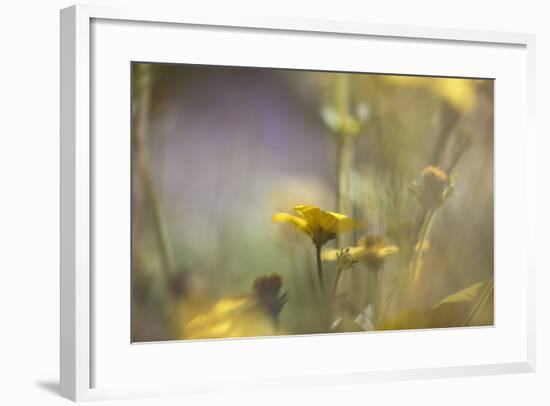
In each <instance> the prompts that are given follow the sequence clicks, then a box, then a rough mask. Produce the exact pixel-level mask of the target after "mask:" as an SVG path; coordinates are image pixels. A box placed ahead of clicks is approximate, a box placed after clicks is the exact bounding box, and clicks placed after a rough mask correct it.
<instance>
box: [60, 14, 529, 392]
mask: <svg viewBox="0 0 550 406" xmlns="http://www.w3.org/2000/svg"><path fill="white" fill-rule="evenodd" d="M98 20H105V21H118V22H126V23H128V24H133V23H138V22H143V23H159V24H163V23H171V24H177V25H181V26H185V25H192V26H199V27H226V28H246V29H248V30H249V31H250V32H253V31H254V30H275V31H283V32H287V33H289V34H292V33H298V32H305V33H318V34H323V33H324V34H327V35H329V34H347V35H356V36H359V37H362V36H368V37H373V38H405V39H410V40H419V41H421V40H430V41H432V40H434V41H441V42H449V43H460V44H464V45H466V46H467V45H468V44H479V43H483V44H489V45H505V46H506V45H512V46H518V47H521V48H524V50H525V55H526V57H527V60H526V62H525V64H526V74H527V78H526V81H525V89H524V90H525V92H526V99H525V100H526V105H525V108H526V112H527V115H526V119H525V120H524V121H523V124H524V126H525V128H523V130H524V134H525V145H526V147H525V162H526V168H525V171H524V172H522V174H521V178H519V179H520V180H522V181H524V182H525V185H526V186H525V187H526V189H525V196H524V197H525V199H526V200H525V202H526V204H528V210H527V216H528V219H529V222H528V233H529V235H528V237H527V241H532V240H534V223H535V210H534V206H535V183H534V182H535V180H534V179H535V174H536V170H535V166H534V156H535V133H534V124H533V123H534V117H533V114H534V105H533V104H534V84H535V77H534V52H535V51H534V49H535V37H534V35H532V34H525V33H506V32H489V31H473V30H461V29H447V28H428V27H415V26H401V25H391V24H388V25H381V24H368V23H348V22H341V21H317V20H311V21H304V20H290V19H269V18H260V17H258V18H243V19H238V20H234V19H228V18H225V17H223V16H214V15H212V16H190V15H188V14H187V12H186V10H185V8H183V7H182V8H181V9H178V10H170V11H167V10H160V9H155V8H154V7H151V8H137V7H136V8H110V7H104V6H89V5H86V6H84V5H77V6H72V7H69V8H66V9H64V10H62V11H61V270H60V272H61V280H60V283H61V289H60V291H61V309H60V310H61V343H60V350H61V368H60V371H61V394H62V396H64V397H67V398H69V399H72V400H75V401H79V400H90V399H98V398H112V397H130V396H141V395H150V394H166V393H174V394H185V393H189V392H196V391H197V390H198V391H200V390H201V388H209V386H208V385H207V382H202V383H201V382H199V383H198V384H197V385H195V386H193V387H192V388H191V389H190V388H188V387H185V385H184V384H183V383H182V385H172V386H170V387H163V386H158V388H156V389H150V388H148V389H147V390H142V389H141V388H139V387H136V388H132V387H120V388H112V387H111V388H108V389H104V388H94V386H95V385H94V377H93V375H92V374H91V372H90V371H91V369H93V367H94V363H95V357H96V355H97V354H96V353H95V350H94V345H93V342H92V341H93V339H92V337H93V330H94V327H95V319H94V315H93V314H92V312H93V309H94V307H93V295H92V294H91V292H93V290H94V288H95V287H94V278H93V277H92V270H93V262H94V257H93V253H94V251H93V249H94V246H93V239H92V238H91V235H92V232H93V230H94V227H95V224H94V221H95V218H94V216H93V210H92V207H91V206H92V205H91V202H92V199H93V193H94V182H93V171H92V164H93V162H92V159H91V156H92V153H93V150H92V145H93V143H92V136H91V134H92V133H91V127H92V125H93V123H92V120H91V108H92V102H91V97H92V93H93V92H91V89H93V86H94V82H93V78H92V75H91V65H92V63H93V61H92V60H91V59H92V57H93V52H92V49H93V46H95V45H96V44H94V43H93V42H92V38H91V32H92V22H93V21H98ZM497 137H498V134H495V138H497ZM500 158H501V157H500V156H498V155H497V159H500ZM496 176H497V178H498V176H499V174H498V172H497V175H496ZM497 238H498V235H497ZM525 255H526V256H525V261H526V262H525V269H524V272H525V277H526V283H525V286H526V292H525V296H524V298H525V303H522V306H521V311H522V314H523V316H524V318H525V331H523V332H522V333H524V335H525V340H524V341H522V345H524V348H523V349H524V352H522V353H524V356H523V357H522V358H521V359H517V360H514V361H513V362H510V361H509V360H502V362H493V363H480V364H476V363H474V362H472V363H470V364H467V365H461V366H457V365H448V366H439V367H424V366H422V365H418V366H417V367H409V368H397V369H389V370H378V371H367V370H366V371H358V372H357V371H356V372H353V373H351V372H349V373H335V374H327V373H322V374H316V375H314V374H305V375H302V376H300V377H296V376H280V375H279V376H278V377H277V379H265V380H261V379H260V380H252V379H248V380H246V379H245V380H243V381H242V382H241V386H240V387H243V386H244V387H247V386H250V387H252V386H254V387H257V386H266V387H272V386H273V385H281V384H284V385H303V384H335V383H346V382H349V383H363V382H369V381H374V380H394V379H421V378H430V377H451V376H467V375H484V374H501V373H513V372H529V371H534V369H535V309H534V306H535V265H534V264H535V262H534V258H532V257H531V256H528V255H527V254H525ZM522 260H523V257H522ZM497 294H498V293H497ZM522 297H523V296H522ZM497 311H498V310H497ZM128 317H129V315H128ZM393 334H395V333H393ZM398 334H399V333H398ZM287 340H293V338H287ZM128 345H130V344H129V343H128ZM266 345H267V344H266ZM205 390H206V389H205Z"/></svg>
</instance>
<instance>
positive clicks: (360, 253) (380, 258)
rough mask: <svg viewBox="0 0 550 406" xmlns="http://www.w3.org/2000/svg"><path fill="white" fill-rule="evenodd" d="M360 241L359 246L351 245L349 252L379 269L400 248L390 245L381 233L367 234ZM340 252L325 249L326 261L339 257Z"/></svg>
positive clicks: (359, 260) (353, 256) (356, 259)
mask: <svg viewBox="0 0 550 406" xmlns="http://www.w3.org/2000/svg"><path fill="white" fill-rule="evenodd" d="M358 243H359V245H358V246H356V247H350V248H349V251H347V253H348V254H350V255H351V256H352V258H353V259H354V260H355V261H358V262H362V263H363V264H365V265H367V266H369V267H371V268H372V269H379V268H380V266H381V265H382V264H383V263H384V260H385V259H386V258H387V257H389V256H391V255H395V254H397V253H398V252H399V248H397V247H396V246H395V245H389V244H388V243H387V242H386V240H385V239H384V238H383V237H381V236H379V235H366V236H364V237H363V238H361V239H360V240H359V241H358ZM339 252H340V250H332V249H331V250H325V251H324V252H323V254H322V258H323V260H325V261H335V260H337V259H338V253H339Z"/></svg>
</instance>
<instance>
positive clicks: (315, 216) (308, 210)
mask: <svg viewBox="0 0 550 406" xmlns="http://www.w3.org/2000/svg"><path fill="white" fill-rule="evenodd" d="M294 210H296V211H297V212H298V213H300V214H301V215H302V216H304V218H305V219H306V221H307V223H308V224H309V228H310V229H311V230H316V229H318V228H319V227H321V224H320V218H321V209H319V207H316V206H303V205H299V206H296V207H295V208H294Z"/></svg>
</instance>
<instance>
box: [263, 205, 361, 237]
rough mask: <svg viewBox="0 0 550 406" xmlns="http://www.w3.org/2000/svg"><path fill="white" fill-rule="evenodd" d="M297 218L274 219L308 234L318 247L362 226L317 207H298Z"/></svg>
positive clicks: (281, 216) (277, 215) (281, 215)
mask: <svg viewBox="0 0 550 406" xmlns="http://www.w3.org/2000/svg"><path fill="white" fill-rule="evenodd" d="M294 210H296V212H297V213H298V215H297V216H295V215H292V214H288V213H275V214H274V215H273V217H272V220H273V222H275V223H284V222H288V223H292V224H294V226H296V227H297V228H298V229H299V230H301V231H303V232H304V233H306V234H307V235H308V236H309V237H310V238H311V240H312V241H313V244H315V246H316V247H321V246H323V245H325V244H326V243H327V242H329V241H330V240H332V239H334V238H336V236H337V235H338V234H342V233H345V232H348V231H350V230H352V229H354V228H357V227H360V226H361V224H360V223H359V222H357V221H356V220H354V219H352V218H350V217H348V216H345V215H343V214H340V213H333V212H330V211H322V210H321V209H319V207H315V206H296V207H295V208H294Z"/></svg>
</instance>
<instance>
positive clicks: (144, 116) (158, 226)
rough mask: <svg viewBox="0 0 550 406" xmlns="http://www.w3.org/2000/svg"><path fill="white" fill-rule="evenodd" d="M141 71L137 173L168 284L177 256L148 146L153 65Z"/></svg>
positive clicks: (136, 149)
mask: <svg viewBox="0 0 550 406" xmlns="http://www.w3.org/2000/svg"><path fill="white" fill-rule="evenodd" d="M140 68H141V75H140V76H138V79H140V95H139V102H138V108H137V112H136V131H135V135H134V146H135V153H136V161H137V165H138V170H139V172H140V174H141V176H140V180H141V182H142V186H143V191H144V194H145V196H146V199H147V201H148V203H149V206H150V208H151V212H152V219H153V227H154V229H155V233H156V234H157V241H158V248H159V253H160V259H161V262H162V269H163V271H164V274H165V278H166V282H168V281H169V280H170V277H171V275H172V274H173V271H174V256H173V253H172V250H171V247H170V244H169V240H168V235H167V232H166V227H165V224H164V220H163V216H162V210H161V206H160V202H159V199H158V195H157V192H156V189H155V184H154V177H153V173H152V169H151V162H150V159H149V150H148V142H147V137H148V134H149V121H150V120H149V116H150V111H151V87H152V86H151V81H152V80H151V65H149V64H143V65H141V66H140Z"/></svg>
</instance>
